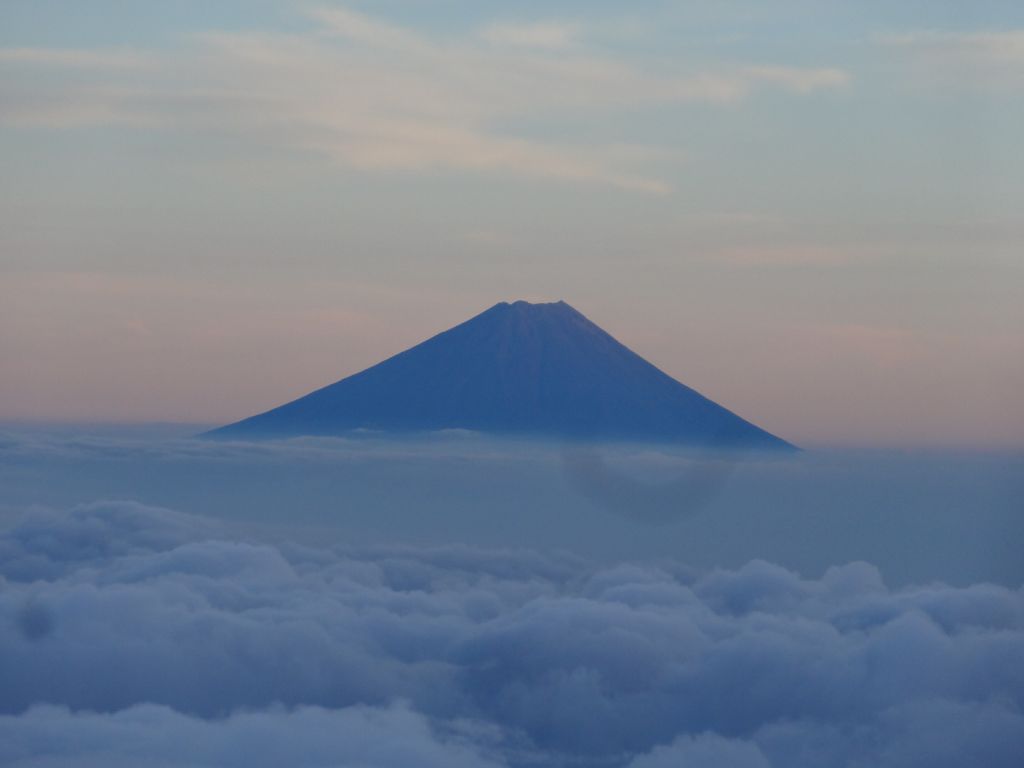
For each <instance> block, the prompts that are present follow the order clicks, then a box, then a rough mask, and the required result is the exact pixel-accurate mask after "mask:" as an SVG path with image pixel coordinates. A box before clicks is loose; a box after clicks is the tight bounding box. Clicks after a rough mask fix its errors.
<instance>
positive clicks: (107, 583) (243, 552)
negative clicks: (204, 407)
mask: <svg viewBox="0 0 1024 768" xmlns="http://www.w3.org/2000/svg"><path fill="white" fill-rule="evenodd" d="M0 573H2V576H3V589H2V591H0V712H2V714H0V764H3V765H18V766H32V765H38V766H53V765H71V764H74V765H96V766H100V765H102V766H119V765H125V766H127V765H139V764H143V763H144V764H147V765H161V766H185V765H189V766H194V765H228V766H235V765H237V766H262V765H266V766H278V765H285V764H287V765H325V766H326V765H345V766H348V765H351V766H396V767H397V766H409V765H421V766H433V765H436V766H548V765H552V766H553V765H587V766H590V765H593V766H604V765H608V766H631V767H632V768H653V767H654V766H688V765H694V766H762V767H763V766H780V767H781V766H784V767H785V768H800V767H801V766H808V768H810V767H812V766H813V767H814V768H820V767H821V766H851V765H863V766H922V767H923V766H928V768H936V766H981V765H984V766H987V767H989V768H996V767H998V766H1017V765H1019V760H1020V756H1021V755H1022V754H1024V593H1022V591H1021V590H1020V589H1019V588H1018V589H1012V588H1008V587H1004V586H997V585H992V584H979V585H973V586H969V587H960V588H954V587H949V586H944V585H942V584H931V585H928V586H918V587H905V588H901V589H889V588H887V587H886V585H885V584H884V583H883V580H882V579H881V578H880V576H879V573H878V571H877V570H876V569H875V568H874V567H872V566H870V565H868V564H865V563H850V564H846V565H842V566H838V567H833V568H830V569H828V570H827V571H826V572H825V573H824V574H823V575H822V576H821V577H820V578H816V579H806V578H800V577H799V576H797V575H796V574H795V573H793V572H791V571H789V570H786V569H784V568H781V567H779V566H776V565H772V564H769V563H767V562H764V561H756V560H755V561H752V562H749V563H747V564H746V565H744V566H743V567H741V568H738V569H712V570H709V571H704V572H696V571H694V570H691V569H689V568H687V567H685V566H683V565H680V564H678V563H677V562H674V561H660V562H654V561H650V562H639V563H620V564H617V565H611V566H609V565H594V564H593V563H589V562H588V561H586V560H583V559H581V558H578V557H576V556H573V555H569V554H563V555H552V554H540V553H538V552H536V551H529V550H494V549H483V548H473V547H466V546H449V547H443V546H441V547H426V546H422V547H409V546H402V547H390V548H389V547H381V546H375V547H357V548H344V547H338V546H333V547H314V546H308V545H299V544H288V543H284V542H281V543H278V544H276V545H271V544H268V543H266V542H260V541H247V540H245V539H244V538H239V537H238V536H237V535H235V534H233V533H232V531H231V529H230V528H229V527H226V526H224V525H223V524H222V523H220V522H218V521H214V520H211V519H209V518H205V517H199V516H194V515H190V514H185V513H182V512H176V511H171V510H167V509H161V508H154V507H150V506H145V505H141V504H138V503H133V502H101V503H93V504H88V505H83V506H78V507H75V508H73V509H70V510H63V511H48V510H42V509H37V510H34V511H31V512H29V513H28V514H26V515H25V516H23V517H22V518H21V520H20V522H18V523H17V524H15V525H14V526H13V527H11V528H9V529H8V530H7V531H6V532H4V534H3V536H2V538H0Z"/></svg>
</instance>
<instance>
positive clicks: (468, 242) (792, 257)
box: [0, 0, 1024, 444]
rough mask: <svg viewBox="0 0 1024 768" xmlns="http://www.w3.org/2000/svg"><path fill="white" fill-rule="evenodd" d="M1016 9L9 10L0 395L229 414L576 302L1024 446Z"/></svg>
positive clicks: (710, 388)
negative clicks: (480, 317)
mask: <svg viewBox="0 0 1024 768" xmlns="http://www.w3.org/2000/svg"><path fill="white" fill-rule="evenodd" d="M1021 126H1024V7H1022V6H1021V5H1020V4H1019V3H1011V2H1004V3H999V2H988V3H985V2H980V3H962V2H957V3H953V2H950V3H942V2H905V3H881V2H870V3H839V2H833V3H829V2H824V3H823V2H777V3H775V2H773V3H760V2H759V3H744V2H734V3H732V2H726V3H711V2H692V3H681V2H636V3H629V4H624V3H611V2H586V3H584V2H562V3H550V2H546V3H540V2H521V3H516V4H515V5H514V6H512V5H510V4H508V3H489V2H472V3H470V2H454V1H451V2H448V1H444V0H438V1H436V2H431V1H429V0H404V1H403V0H383V1H380V2H374V3H368V2H364V3H351V4H347V5H343V4H336V3H316V2H307V3H291V2H260V1H257V2H244V3H243V2H218V3H209V2H198V1H190V0H186V1H183V2H176V3H139V2H127V1H126V0H122V2H113V1H110V0H108V1H107V2H92V3H88V4H86V3H80V2H70V1H67V2H46V1H45V0H34V1H33V2H28V1H27V0H12V1H11V2H7V3H5V4H4V5H3V7H2V8H0V157H2V161H3V169H4V173H3V177H2V180H0V278H2V279H0V359H2V360H3V362H4V376H3V377H2V381H0V419H77V420H81V419H90V420H119V421H123V420H149V419H162V420H164V419H165V420H194V421H209V422H221V421H230V420H233V419H236V418H239V417H241V416H244V415H247V414H249V413H251V412H254V411H257V410H260V409H265V408H267V407H270V406H272V405H275V404H277V403H280V402H282V401H284V400H287V399H289V398H291V397H294V396H296V395H299V394H302V393H303V392H305V391H308V390H309V389H312V388H313V387H316V386H319V385H322V384H325V383H327V382H329V381H333V380H335V379H337V378H340V377H341V376H343V375H346V374H348V373H352V372H355V371H356V370H358V369H360V368H362V367H365V366H366V365H368V364H370V363H373V362H375V361H376V360H378V359H380V358H382V357H384V356H387V355H389V354H392V353H394V352H396V351H399V350H400V349H402V348H404V347H405V346H408V345H410V344H412V343H415V342H416V341H419V340H421V339H422V338H424V337H425V336H427V335H430V334H432V333H434V332H436V331H439V330H442V329H444V328H445V327H447V326H449V325H451V324H454V323H456V322H458V321H460V320H462V319H465V318H466V317H468V316H469V315H471V314H474V313H475V312H477V311H480V310H482V309H484V308H486V307H487V306H489V305H491V304H493V303H495V302H496V301H500V300H506V299H514V298H528V299H548V298H563V299H565V300H567V301H568V302H570V303H571V304H573V305H574V306H576V307H577V308H578V309H579V310H581V311H582V312H584V313H585V314H587V315H588V316H590V317H591V318H592V319H594V320H595V321H596V322H598V323H599V324H601V325H603V326H604V327H605V328H606V329H607V330H609V331H610V332H611V333H613V334H614V335H616V336H617V337H618V338H620V340H622V341H623V342H624V343H626V344H627V345H629V346H631V347H633V348H634V349H636V350H637V351H639V352H640V353H641V354H643V355H645V356H646V357H648V358H649V359H651V360H652V361H653V362H655V363H656V364H658V365H659V366H660V367H662V368H664V369H665V370H666V371H668V372H669V373H671V374H673V375H675V376H677V377H678V378H680V379H681V380H683V381H684V382H686V383H687V384H690V385H691V386H694V387H697V388H698V389H700V390H701V391H703V392H705V393H706V394H708V395H709V396H711V397H712V398H714V399H716V400H719V401H720V402H722V403H723V404H725V405H727V406H728V407H731V408H733V409H734V410H737V411H738V412H739V413H740V414H741V415H743V416H745V417H747V418H750V419H752V420H754V421H756V422H758V423H760V424H761V425H763V426H765V427H766V428H768V429H770V430H771V431H773V432H776V433H778V434H782V435H783V436H785V437H787V438H789V439H792V440H795V441H797V442H803V443H807V442H814V441H822V442H882V443H929V444H936V443H958V444H978V443H983V444H984V443H1000V444H1006V443H1014V444H1020V443H1021V442H1024V407H1022V404H1021V398H1020V395H1019V393H1020V391H1022V390H1024V257H1022V245H1024V220H1022V216H1021V213H1020V208H1021V200H1024V152H1021V148H1020V140H1019V134H1020V127H1021Z"/></svg>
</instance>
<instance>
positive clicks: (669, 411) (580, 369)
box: [208, 301, 792, 448]
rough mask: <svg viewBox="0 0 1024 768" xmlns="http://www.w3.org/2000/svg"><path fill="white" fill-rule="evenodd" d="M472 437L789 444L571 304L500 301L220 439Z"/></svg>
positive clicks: (225, 431)
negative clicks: (366, 432)
mask: <svg viewBox="0 0 1024 768" xmlns="http://www.w3.org/2000/svg"><path fill="white" fill-rule="evenodd" d="M358 429H370V430H379V431H384V432H392V433H409V432H429V431H435V430H441V429H467V430H474V431H480V432H488V433H495V434H517V435H530V436H537V437H561V438H575V439H591V440H605V439H612V440H636V441H644V440H653V441H659V442H673V443H683V444H689V445H700V446H707V447H718V448H792V446H790V445H789V444H788V443H786V442H785V441H784V440H781V439H779V438H777V437H775V436H774V435H771V434H769V433H768V432H765V431H764V430H762V429H760V428H759V427H756V426H754V425H753V424H751V423H749V422H747V421H745V420H743V419H741V418H740V417H739V416H737V415H736V414H734V413H732V412H731V411H728V410H726V409H725V408H723V407H721V406H719V405H717V404H715V403H713V402H712V401H710V400H708V399H707V398H705V397H704V396H703V395H700V394H699V393H697V392H695V391H694V390H692V389H690V388H689V387H686V386H684V385H683V384H681V383H679V382H678V381H676V380H675V379H673V378H672V377H670V376H668V375H667V374H665V373H663V372H662V371H660V370H659V369H657V368H655V367H654V366H653V365H651V364H650V363H649V362H647V361H646V360H644V359H643V358H642V357H640V356H639V355H637V354H636V353H634V352H632V351H631V350H629V349H628V348H626V347H625V346H623V345H622V344H620V343H619V342H617V341H616V340H615V339H613V338H612V337H611V336H610V335H608V334H607V333H605V332H604V331H603V330H601V329H600V328H599V327H598V326H596V325H595V324H594V323H592V322H591V321H590V320H588V319H587V318H586V317H584V316H583V315H582V314H580V313H579V312H577V311H576V310H575V309H573V308H572V307H571V306H569V305H568V304H566V303H565V302H564V301H556V302H550V303H536V304H533V303H530V302H526V301H515V302H512V303H508V302H501V303H499V304H495V305H494V306H493V307H491V308H490V309H488V310H486V311H484V312H482V313H480V314H479V315H477V316H475V317H473V318H470V319H469V320H467V321H466V322H464V323H461V324H459V325H457V326H455V327H454V328H451V329H449V330H447V331H444V332H443V333H440V334H438V335H436V336H434V337H432V338H430V339H427V340H426V341H424V342H423V343H421V344H418V345H416V346H414V347H412V348H410V349H408V350H406V351H405V352H402V353H400V354H397V355H395V356H394V357H391V358H388V359H387V360H384V361H383V362H381V363H378V364H377V365H375V366H372V367H371V368H367V369H366V370H364V371H361V372H360V373H357V374H354V375H353V376H349V377H348V378H345V379H342V380H341V381H338V382H336V383H334V384H331V385H329V386H327V387H324V388H323V389H319V390H317V391H315V392H312V393H310V394H308V395H306V396H304V397H301V398H299V399H298V400H294V401H292V402H290V403H287V404H285V405H282V406H280V407H278V408H274V409H273V410H270V411H267V412H266V413H262V414H259V415H257V416H253V417H251V418H248V419H244V420H243V421H240V422H237V423H235V424H230V425H228V426H226V427H222V428H220V429H217V430H214V431H213V432H211V433H208V434H210V435H211V436H215V437H239V438H256V437H286V436H293V435H338V434H344V433H346V432H351V431H353V430H358Z"/></svg>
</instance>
